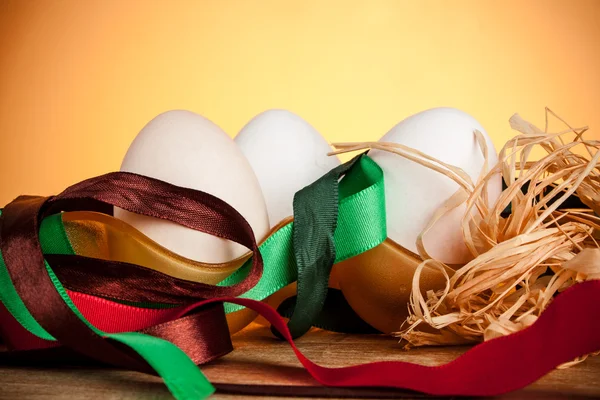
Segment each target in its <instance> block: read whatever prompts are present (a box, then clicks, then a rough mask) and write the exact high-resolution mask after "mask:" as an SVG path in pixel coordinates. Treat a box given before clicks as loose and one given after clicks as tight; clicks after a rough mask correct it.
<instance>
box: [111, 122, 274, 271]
mask: <svg viewBox="0 0 600 400" xmlns="http://www.w3.org/2000/svg"><path fill="white" fill-rule="evenodd" d="M121 171H127V172H134V173H138V174H141V175H145V176H150V177H153V178H156V179H160V180H163V181H166V182H169V183H172V184H174V185H177V186H182V187H186V188H191V189H196V190H201V191H204V192H207V193H210V194H212V195H214V196H216V197H218V198H220V199H222V200H224V201H225V202H227V203H229V204H230V205H231V206H232V207H234V208H235V209H237V210H238V211H239V212H240V213H241V214H242V215H243V216H244V218H246V220H247V221H248V222H249V223H250V226H251V227H252V229H253V230H254V234H255V236H256V238H257V240H261V239H262V238H263V236H264V235H265V234H266V233H267V232H268V230H269V221H268V216H267V210H266V206H265V202H264V199H263V196H262V192H261V190H260V186H259V184H258V181H257V179H256V176H255V175H254V172H253V171H252V167H251V166H250V164H249V163H248V160H246V157H244V155H243V154H242V152H241V151H240V149H239V148H238V147H237V145H236V144H235V143H234V142H233V140H232V139H231V138H230V137H229V136H228V135H227V134H226V133H225V132H223V130H222V129H221V128H219V127H218V126H217V125H215V124H214V123H213V122H211V121H209V120H208V119H206V118H204V117H202V116H200V115H197V114H194V113H192V112H189V111H182V110H176V111H168V112H165V113H163V114H160V115H159V116H157V117H156V118H154V119H153V120H152V121H150V122H149V123H148V124H147V125H146V126H145V127H144V128H143V129H142V130H141V132H140V133H139V134H138V135H137V137H136V138H135V140H134V141H133V143H132V144H131V146H130V147H129V150H128V151H127V155H126V156H125V159H124V160H123V164H122V166H121ZM115 217H117V218H120V219H122V220H124V221H126V222H128V223H129V224H130V225H132V226H133V227H135V228H137V229H138V230H140V231H141V232H142V233H144V234H145V235H147V236H148V237H150V238H151V239H153V240H154V241H156V242H157V243H158V244H160V245H162V246H164V247H166V248H167V249H169V250H171V251H173V252H175V253H177V254H179V255H181V256H183V257H187V258H189V259H192V260H196V261H202V262H208V263H220V262H227V261H230V260H233V259H235V258H237V257H239V256H241V255H243V254H244V253H246V252H248V249H246V248H245V247H243V246H241V245H239V244H237V243H233V242H230V241H227V240H224V239H220V238H217V237H214V236H211V235H208V234H206V233H203V232H198V231H195V230H193V229H189V228H186V227H183V226H181V225H178V224H176V223H172V222H169V221H164V220H161V219H155V218H150V217H146V216H142V215H137V214H133V213H130V212H127V211H124V210H121V209H118V208H116V209H115Z"/></svg>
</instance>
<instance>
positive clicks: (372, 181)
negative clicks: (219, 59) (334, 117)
mask: <svg viewBox="0 0 600 400" xmlns="http://www.w3.org/2000/svg"><path fill="white" fill-rule="evenodd" d="M354 161H356V162H355V163H354V164H353V165H354V167H353V168H352V169H351V170H350V172H349V173H348V174H347V175H346V176H345V177H344V179H342V180H341V182H340V184H339V211H338V215H337V229H335V234H334V242H335V262H336V263H338V262H341V261H344V260H347V259H348V258H351V257H354V256H356V255H358V254H361V253H364V252H365V251H367V250H370V249H372V248H374V247H376V246H378V245H379V244H381V243H382V242H383V241H384V240H385V239H386V237H387V230H386V223H385V193H384V186H383V171H382V170H381V168H380V167H379V166H378V165H377V164H376V163H375V161H373V160H372V159H371V158H369V157H368V156H366V155H362V156H359V157H358V158H357V159H356V160H354ZM326 176H327V175H326ZM322 179H324V178H321V179H319V181H317V182H320V181H321V180H322ZM327 181H329V179H327ZM336 181H337V179H336ZM322 200H323V199H322V198H321V197H312V198H308V199H306V201H309V202H314V204H315V205H317V206H318V205H323V203H322ZM325 200H326V201H327V202H328V203H331V201H332V199H325ZM315 223H317V222H315ZM293 233H294V223H293V222H290V223H289V224H287V225H285V226H283V227H282V228H281V229H279V230H278V231H277V232H275V233H274V234H273V235H271V236H270V237H269V238H268V239H267V240H266V241H265V242H264V243H263V244H262V245H261V246H260V253H261V254H262V256H263V261H264V272H263V276H262V278H261V279H260V282H258V284H257V285H256V286H254V287H253V288H252V289H250V290H249V291H248V292H246V293H244V294H243V295H241V296H240V297H243V298H248V299H253V300H264V299H266V298H267V297H269V296H270V295H272V294H273V293H275V292H277V291H278V290H280V289H282V288H283V287H285V286H287V285H289V284H291V283H293V282H296V281H297V280H298V267H297V264H296V261H297V257H296V256H295V254H294V245H295V244H294V245H293V244H292V243H293V240H292V236H293ZM251 264H252V261H251V260H248V261H247V262H246V263H245V264H244V265H243V266H242V267H241V268H240V269H239V270H237V271H236V272H234V273H233V274H232V275H230V276H229V277H228V278H226V279H225V280H223V281H222V282H220V283H219V284H218V285H219V286H230V285H233V284H235V283H237V282H240V281H241V280H243V279H244V277H245V276H246V275H247V273H248V271H249V269H250V266H251ZM307 290H308V291H309V292H310V287H309V288H307ZM242 308H243V307H242V306H238V305H237V304H225V311H226V312H228V313H231V312H234V311H238V310H241V309H242Z"/></svg>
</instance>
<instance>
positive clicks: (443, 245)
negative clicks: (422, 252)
mask: <svg viewBox="0 0 600 400" xmlns="http://www.w3.org/2000/svg"><path fill="white" fill-rule="evenodd" d="M474 130H479V131H480V132H481V133H482V134H483V135H484V137H485V139H486V143H487V147H488V153H489V158H488V168H492V167H493V166H495V165H496V164H497V162H498V156H497V153H496V150H495V149H494V145H493V143H492V141H491V140H490V138H489V136H488V135H487V133H486V132H485V130H484V129H483V127H482V126H481V125H480V124H479V123H478V122H477V121H476V120H475V119H474V118H473V117H471V116H470V115H468V114H467V113H465V112H463V111H460V110H457V109H454V108H434V109H431V110H427V111H423V112H421V113H418V114H415V115H413V116H411V117H409V118H407V119H405V120H404V121H402V122H400V123H399V124H397V125H396V126H394V127H393V128H392V129H391V130H390V131H389V132H388V133H387V134H386V135H385V136H383V137H382V138H381V139H380V140H379V141H380V142H394V143H399V144H403V145H406V146H408V147H412V148H414V149H416V150H420V151H421V152H423V153H425V154H427V155H429V156H432V157H435V158H437V159H439V160H440V161H443V162H445V163H448V164H451V165H454V166H457V167H460V168H462V169H463V170H464V171H465V172H466V173H467V174H468V175H469V176H470V177H471V179H472V180H473V182H477V179H478V177H479V174H480V172H481V169H482V166H483V163H484V157H483V155H482V153H481V150H480V148H479V145H478V144H477V141H476V139H475V136H474V133H473V132H474ZM369 155H370V156H371V157H372V158H373V159H374V160H375V161H376V162H377V163H378V164H379V165H380V166H381V167H382V169H383V171H384V179H385V195H386V211H387V229H388V237H389V238H390V239H392V240H393V241H395V242H396V243H398V244H400V245H401V246H403V247H404V248H406V249H408V250H411V251H413V252H415V253H416V252H417V247H416V240H417V236H418V235H419V234H420V233H421V232H422V231H423V229H424V228H425V227H426V225H427V224H428V222H429V221H430V219H431V218H432V216H433V214H434V212H435V211H436V210H437V209H438V208H439V207H440V206H441V205H442V204H443V203H444V202H445V201H446V200H447V199H448V198H450V197H451V196H452V195H453V194H454V193H455V192H456V191H457V190H458V188H459V186H458V184H457V183H455V182H454V181H452V180H451V179H450V178H448V177H446V176H444V175H442V174H440V173H438V172H435V171H433V170H431V169H429V168H427V167H424V166H422V165H419V164H417V163H415V162H413V161H410V160H408V159H405V158H403V157H401V156H399V155H396V154H393V153H389V152H385V151H382V150H373V151H371V152H370V153H369ZM487 186H488V187H487V190H488V196H489V201H490V203H492V202H495V200H496V199H497V198H498V196H499V195H500V192H501V191H502V181H501V177H500V175H497V176H495V177H494V178H493V179H492V180H491V181H490V182H489V183H488V185H487ZM465 212H466V207H465V206H464V205H462V206H460V207H458V208H457V209H455V210H453V211H452V212H450V213H449V214H447V215H445V216H444V217H442V219H440V220H439V221H438V223H437V224H436V225H435V226H434V227H433V229H432V230H431V231H429V233H428V234H427V235H426V236H425V239H424V245H425V249H426V250H427V252H428V253H429V254H430V255H431V256H432V257H433V258H435V259H438V260H440V261H443V262H445V263H450V264H461V263H464V262H467V261H468V260H470V258H471V256H470V253H469V251H468V250H467V247H466V245H465V244H464V240H463V236H462V231H461V227H460V225H461V219H462V217H463V216H464V214H465Z"/></svg>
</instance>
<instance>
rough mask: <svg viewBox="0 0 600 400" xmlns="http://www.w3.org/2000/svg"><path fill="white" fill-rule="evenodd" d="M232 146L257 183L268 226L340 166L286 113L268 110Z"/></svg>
mask: <svg viewBox="0 0 600 400" xmlns="http://www.w3.org/2000/svg"><path fill="white" fill-rule="evenodd" d="M235 142H236V143H237V144H238V146H239V147H240V149H241V151H242V152H243V153H244V155H245V156H246V158H247V159H248V161H249V162H250V165H251V166H252V168H253V169H254V172H255V174H256V176H257V178H258V181H259V182H260V187H261V188H262V191H263V195H264V197H265V202H266V204H267V210H268V213H269V221H270V224H271V226H275V225H277V224H278V223H279V222H280V221H281V220H282V219H284V218H286V217H288V216H291V215H293V200H294V194H295V193H296V192H297V191H299V190H300V189H302V188H304V187H305V186H307V185H310V184H311V183H313V182H314V181H316V180H317V179H319V178H320V177H321V176H323V175H324V174H326V173H327V172H329V171H330V170H331V169H333V168H335V167H337V166H338V165H340V161H339V159H338V158H337V157H336V156H332V157H330V156H327V153H328V152H330V151H331V147H330V145H329V144H328V143H327V141H326V140H325V139H324V138H323V137H322V136H321V134H319V132H317V130H316V129H315V128H313V127H312V126H311V125H310V124H309V123H308V122H306V121H305V120H303V119H302V118H300V117H299V116H298V115H296V114H294V113H292V112H290V111H286V110H268V111H265V112H263V113H261V114H258V115H257V116H256V117H254V118H253V119H252V120H251V121H250V122H248V124H246V126H244V127H243V128H242V130H241V131H240V132H239V134H238V135H237V136H236V138H235Z"/></svg>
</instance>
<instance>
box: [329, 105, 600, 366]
mask: <svg viewBox="0 0 600 400" xmlns="http://www.w3.org/2000/svg"><path fill="white" fill-rule="evenodd" d="M549 116H553V117H556V118H557V119H559V120H560V121H561V122H562V123H563V124H565V125H566V129H565V130H563V131H561V132H557V133H548V117H549ZM510 125H511V127H512V128H513V129H514V130H516V131H518V132H519V134H518V135H516V136H515V137H513V138H512V139H511V140H509V141H508V142H507V143H506V144H505V145H504V147H503V148H502V150H501V151H500V154H499V162H498V164H497V165H495V166H493V167H492V168H488V167H487V165H485V166H484V168H483V170H482V172H481V175H480V178H479V179H478V180H477V182H472V180H471V178H470V177H469V176H468V175H467V174H466V173H465V172H464V171H463V170H462V169H460V168H457V167H455V166H452V165H448V164H446V163H443V162H441V161H439V160H436V159H434V158H432V157H430V156H428V155H426V154H424V153H422V152H420V151H417V150H415V149H411V148H409V147H407V146H403V145H399V144H395V143H379V142H366V143H338V144H334V146H335V148H336V149H337V151H336V152H334V153H332V154H338V153H345V152H350V151H357V150H363V149H379V150H384V151H389V152H392V153H395V154H398V155H399V156H402V157H405V158H407V159H409V160H412V161H414V162H417V163H419V164H421V165H423V166H425V167H428V168H431V169H433V170H435V171H437V172H439V173H441V174H443V175H445V176H447V177H448V178H449V179H452V180H453V181H455V182H456V183H457V184H458V185H459V190H458V191H457V192H456V193H455V194H454V195H453V196H452V197H451V198H450V199H448V200H447V201H446V203H445V204H444V205H443V206H442V207H441V208H440V209H439V210H438V211H437V212H436V213H435V215H434V216H433V218H432V219H431V221H430V223H429V224H428V225H427V227H426V229H425V230H424V231H423V232H422V233H421V235H419V238H418V239H417V247H418V249H419V255H420V256H421V258H422V259H423V262H422V263H421V264H420V266H419V267H418V268H417V270H416V272H415V275H414V279H413V290H412V297H411V301H410V305H409V308H410V316H409V317H408V319H407V321H406V322H405V325H404V326H405V328H404V329H402V330H401V331H400V332H397V333H396V334H395V335H396V336H398V337H400V338H401V339H403V340H405V341H406V343H407V344H406V346H405V347H407V348H408V347H412V346H423V345H449V344H462V343H469V342H480V341H483V340H489V339H491V338H495V337H498V336H503V335H507V334H510V333H513V332H516V331H519V330H521V329H523V328H525V327H527V326H529V325H531V324H532V323H533V322H535V320H536V319H537V318H538V317H539V315H540V314H541V313H542V311H543V310H544V309H545V308H546V307H547V306H548V304H549V303H550V302H551V301H552V299H553V297H554V295H555V294H557V293H558V292H560V291H563V290H565V289H566V288H568V287H569V286H572V285H574V284H575V283H577V282H581V281H585V280H589V279H600V246H599V245H598V242H597V238H596V237H595V233H597V232H598V229H600V217H598V215H600V166H598V160H599V158H600V152H599V151H598V150H599V149H600V141H598V140H585V139H584V138H583V133H584V132H585V131H586V130H587V127H585V128H573V127H571V126H569V125H568V124H567V123H566V122H564V121H563V120H562V119H560V118H558V116H556V114H554V113H553V112H552V111H550V110H549V109H546V127H545V129H544V131H542V130H540V129H539V128H537V127H535V126H534V125H533V124H531V123H528V122H527V121H525V120H523V119H522V118H521V117H520V116H519V115H517V114H515V115H514V116H513V117H512V118H511V119H510ZM474 134H475V137H476V138H477V141H478V143H479V146H480V148H481V151H482V153H483V155H484V157H485V159H486V163H485V164H487V159H488V157H487V152H488V149H487V147H486V145H485V140H484V139H483V135H482V134H481V133H480V132H477V131H476V132H474ZM569 136H571V140H570V141H569V140H566V139H567V138H568V137H569ZM534 148H541V149H542V150H543V151H544V152H545V156H544V157H543V158H541V159H539V160H538V161H531V160H530V155H531V153H532V150H534ZM576 148H579V149H581V148H583V150H584V151H583V152H581V153H584V154H586V155H585V156H584V155H581V154H577V153H575V152H574V149H576ZM498 173H501V174H502V176H503V178H504V181H505V182H507V183H510V185H509V186H508V188H507V189H506V190H505V191H503V192H502V194H501V195H500V197H499V198H498V200H497V201H496V202H495V203H494V204H491V205H490V204H488V201H487V199H486V192H487V191H486V190H484V189H485V185H486V183H487V181H488V180H490V178H491V177H492V176H494V175H496V174H498ZM527 183H528V184H529V186H526V185H527ZM571 195H576V196H578V197H579V199H580V200H581V201H582V202H583V203H584V204H585V205H586V206H587V207H589V208H580V209H560V210H559V209H558V207H559V206H560V205H561V204H562V203H563V202H564V201H565V200H566V199H567V198H568V197H569V196H571ZM461 204H466V207H467V212H466V213H465V215H464V218H463V220H462V233H463V236H464V240H465V243H466V244H467V247H468V248H469V250H470V252H471V253H472V255H473V259H472V260H471V261H470V262H469V263H467V264H466V265H464V266H462V267H460V268H458V269H457V270H456V271H455V272H454V273H453V274H452V270H451V269H450V268H449V266H447V265H445V264H444V263H442V262H440V261H439V260H435V259H432V258H431V257H430V256H429V254H428V253H427V251H426V249H425V247H424V244H423V237H424V236H425V235H426V234H427V232H428V231H429V230H430V229H431V227H432V226H434V225H435V223H436V222H437V221H438V220H439V219H440V217H441V216H443V215H444V214H446V213H447V212H449V211H450V210H452V209H454V208H456V207H458V206H460V205H461ZM509 204H510V205H511V207H512V214H511V215H510V216H509V217H508V218H504V217H502V216H501V213H502V211H503V210H504V209H505V208H506V207H507V206H508V205H509ZM425 266H430V267H435V268H438V269H439V270H440V271H441V272H442V273H443V274H444V275H445V276H446V280H447V285H446V287H445V289H444V290H441V291H437V292H434V291H428V292H427V293H426V294H425V295H423V294H422V293H421V288H420V275H421V272H422V271H423V268H425ZM448 271H450V273H448ZM424 324H425V325H429V326H431V327H433V328H436V329H437V330H436V331H435V333H431V332H423V331H422V330H421V329H420V327H422V325H424ZM429 331H430V330H429ZM578 361H579V360H576V361H575V362H578Z"/></svg>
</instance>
